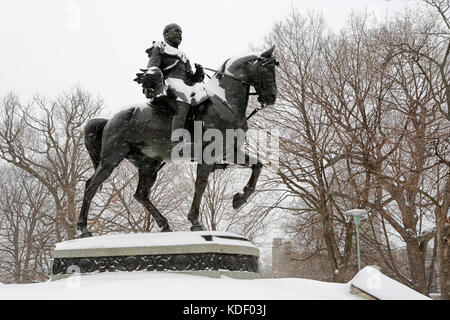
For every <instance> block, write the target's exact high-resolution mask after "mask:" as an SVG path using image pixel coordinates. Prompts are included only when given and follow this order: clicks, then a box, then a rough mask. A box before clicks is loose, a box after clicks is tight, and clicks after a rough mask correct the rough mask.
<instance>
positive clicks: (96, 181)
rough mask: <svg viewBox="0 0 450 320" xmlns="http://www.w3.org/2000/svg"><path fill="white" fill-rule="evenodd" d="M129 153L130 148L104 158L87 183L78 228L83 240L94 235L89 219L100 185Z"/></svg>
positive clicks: (124, 148) (126, 147)
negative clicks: (92, 202)
mask: <svg viewBox="0 0 450 320" xmlns="http://www.w3.org/2000/svg"><path fill="white" fill-rule="evenodd" d="M128 152H129V147H128V146H125V147H123V148H122V149H121V150H120V152H118V153H117V154H115V155H114V156H111V157H104V158H102V159H101V160H100V163H99V165H98V167H97V169H96V170H95V173H94V175H93V176H92V177H91V178H90V179H88V180H87V181H86V188H85V190H84V198H83V204H82V206H81V211H80V216H79V217H78V223H77V228H78V230H80V231H81V235H80V237H81V238H85V237H91V236H92V234H91V232H89V230H88V228H87V217H88V213H89V207H90V206H91V201H92V198H94V196H95V194H96V192H97V190H98V188H99V187H100V185H101V184H102V183H103V182H104V181H105V180H106V179H108V177H109V176H110V175H111V173H112V172H113V170H114V168H116V167H117V165H118V164H119V163H120V162H121V161H122V160H123V159H124V158H125V156H126V155H127V153H128Z"/></svg>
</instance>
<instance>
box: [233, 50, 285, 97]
mask: <svg viewBox="0 0 450 320" xmlns="http://www.w3.org/2000/svg"><path fill="white" fill-rule="evenodd" d="M274 49H275V46H272V47H271V48H270V49H268V50H266V51H264V52H262V53H251V54H248V55H245V56H242V57H239V58H234V59H232V60H231V61H230V62H229V66H228V67H227V70H226V71H227V72H228V73H230V74H231V75H233V76H234V77H236V78H239V79H240V80H241V81H242V82H243V83H247V84H249V85H251V86H252V87H253V88H255V91H256V94H257V95H258V101H259V102H261V103H262V104H267V105H270V104H274V103H275V100H276V95H277V85H276V80H275V66H277V65H278V62H277V61H276V59H275V57H274V56H273V51H274Z"/></svg>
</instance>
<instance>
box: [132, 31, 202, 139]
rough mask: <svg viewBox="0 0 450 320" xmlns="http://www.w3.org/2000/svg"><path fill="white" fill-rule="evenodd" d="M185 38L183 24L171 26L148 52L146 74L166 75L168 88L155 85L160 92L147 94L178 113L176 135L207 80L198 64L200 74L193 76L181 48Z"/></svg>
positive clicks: (152, 99)
mask: <svg viewBox="0 0 450 320" xmlns="http://www.w3.org/2000/svg"><path fill="white" fill-rule="evenodd" d="M181 35H182V31H181V28H180V26H179V25H177V24H175V23H172V24H169V25H167V26H166V27H165V28H164V31H163V36H164V41H160V42H156V41H154V42H153V46H152V47H151V48H149V49H147V50H146V53H147V54H148V56H149V62H148V65H147V71H146V73H147V74H154V75H155V74H156V75H161V73H162V76H163V78H164V82H165V86H164V85H161V86H158V84H156V85H154V87H156V90H153V92H152V93H151V94H148V91H146V89H144V92H145V93H146V95H147V97H148V98H150V99H151V101H154V102H157V101H155V100H159V101H161V98H162V100H163V101H165V102H166V103H167V104H168V105H169V107H171V108H172V109H173V110H174V111H175V115H174V117H173V120H172V131H171V132H172V133H173V132H174V130H176V129H180V128H184V125H185V121H186V115H187V113H188V111H189V107H190V106H191V104H192V103H193V96H194V92H195V91H196V90H197V89H198V86H200V84H199V83H200V82H202V81H203V79H204V77H205V74H204V72H203V68H202V66H201V65H199V64H195V69H196V71H195V73H193V71H192V68H191V64H190V62H189V60H188V58H187V57H186V55H185V54H184V52H183V51H181V50H179V49H178V46H179V45H180V43H181V40H182V36H181ZM138 77H139V75H138ZM160 81H162V79H161V80H160ZM158 87H159V88H158ZM166 89H167V90H166ZM152 94H153V96H152Z"/></svg>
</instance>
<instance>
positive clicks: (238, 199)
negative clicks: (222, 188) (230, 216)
mask: <svg viewBox="0 0 450 320" xmlns="http://www.w3.org/2000/svg"><path fill="white" fill-rule="evenodd" d="M246 201H247V200H245V198H244V195H243V194H242V193H236V194H235V195H234V197H233V209H239V208H240V207H242V205H243V204H244V203H245V202H246Z"/></svg>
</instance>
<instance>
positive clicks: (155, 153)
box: [77, 24, 278, 238]
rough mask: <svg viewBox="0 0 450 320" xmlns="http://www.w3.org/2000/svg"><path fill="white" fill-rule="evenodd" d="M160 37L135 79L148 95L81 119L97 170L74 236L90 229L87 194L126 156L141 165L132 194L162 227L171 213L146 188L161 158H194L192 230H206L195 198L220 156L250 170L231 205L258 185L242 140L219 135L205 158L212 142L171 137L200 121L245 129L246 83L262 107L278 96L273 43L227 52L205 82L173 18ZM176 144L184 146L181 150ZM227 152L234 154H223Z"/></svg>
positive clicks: (222, 129) (256, 165)
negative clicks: (104, 115)
mask: <svg viewBox="0 0 450 320" xmlns="http://www.w3.org/2000/svg"><path fill="white" fill-rule="evenodd" d="M163 36H164V41H160V42H156V41H155V42H153V45H152V46H151V47H150V48H149V49H147V51H146V53H147V54H148V56H149V62H148V65H147V68H146V69H141V72H140V73H138V74H137V78H136V79H135V81H136V82H138V83H139V84H141V85H142V87H143V92H144V94H145V95H146V97H147V98H148V102H147V103H144V104H142V105H135V106H132V107H129V108H128V109H125V110H123V111H120V112H118V113H117V114H115V115H114V116H113V117H112V118H111V119H109V120H108V119H100V118H95V119H91V120H89V121H88V123H87V124H86V126H85V145H86V148H87V150H88V152H89V155H90V157H91V160H92V162H93V164H94V168H95V172H94V174H93V175H92V177H90V178H89V179H88V180H87V181H86V187H85V191H84V198H83V203H82V206H81V211H80V215H79V218H78V222H77V229H78V230H79V231H80V235H79V237H82V238H84V237H90V236H92V234H91V232H90V231H89V230H88V227H87V219H88V212H89V207H90V204H91V201H92V199H93V197H94V196H95V194H96V192H97V190H98V188H99V187H100V186H101V185H102V183H103V182H104V181H105V180H106V179H107V178H108V177H109V176H110V175H111V173H112V171H113V170H114V168H116V167H117V166H118V165H119V163H120V162H121V161H122V160H124V159H127V160H129V161H130V162H131V163H132V164H133V165H134V166H135V167H136V168H137V169H138V172H139V182H138V186H137V190H136V193H135V195H134V198H135V199H136V200H137V201H139V202H140V203H141V204H142V205H143V206H144V207H145V208H146V209H147V210H148V211H149V212H150V214H151V215H152V216H153V218H154V219H155V221H156V223H157V224H158V226H159V227H160V228H161V231H162V232H167V231H172V230H171V228H170V225H169V223H168V220H167V219H166V218H165V217H164V216H163V215H162V214H161V212H159V210H158V209H157V208H156V207H155V206H154V205H153V204H152V202H151V201H150V199H149V193H150V190H151V188H152V186H153V184H154V183H155V180H156V177H157V173H158V171H159V170H160V169H161V168H162V167H163V165H164V164H166V163H168V162H176V161H174V159H182V161H195V162H197V177H196V181H195V191H194V197H193V200H192V205H191V208H190V211H189V214H188V220H189V221H190V222H191V224H192V226H191V230H192V231H201V230H204V229H203V226H202V225H201V223H200V221H199V209H200V202H201V199H202V195H203V193H204V191H205V188H206V186H207V182H208V176H209V174H210V173H211V172H213V171H214V170H215V169H217V168H219V167H220V165H221V164H220V162H222V161H225V160H226V161H228V162H229V163H236V164H239V165H243V166H246V167H250V168H251V169H252V174H251V177H250V179H249V181H248V183H247V185H246V186H245V187H244V190H243V192H242V193H237V194H235V195H234V197H233V208H235V209H237V208H239V207H241V206H242V205H243V204H244V203H245V202H246V201H247V200H248V198H249V197H250V195H251V194H252V193H253V192H254V191H255V187H256V182H257V180H258V177H259V175H260V173H261V170H262V167H263V164H262V162H261V161H260V160H259V159H255V158H253V157H252V156H250V155H249V154H247V153H246V152H245V151H243V150H241V148H242V145H243V141H242V139H237V138H235V137H234V138H233V139H224V141H223V148H222V151H221V152H215V153H213V159H212V160H213V161H202V159H201V158H200V159H199V158H198V153H195V152H194V151H193V150H194V149H195V148H196V147H197V150H198V148H199V149H200V151H201V152H200V157H201V155H202V154H203V153H202V151H203V150H206V148H208V145H210V144H211V141H203V140H205V139H203V140H200V141H198V140H195V139H194V140H195V141H194V142H192V141H184V138H183V140H182V141H181V142H183V143H181V142H180V141H179V138H178V139H177V138H176V137H178V136H179V135H177V132H180V130H181V131H183V132H187V133H189V134H191V135H194V131H195V125H194V124H199V123H200V124H201V130H202V132H206V131H207V130H214V132H216V133H217V132H218V133H221V134H222V136H223V137H225V136H226V132H227V130H242V132H245V131H247V129H248V126H247V117H246V111H247V106H248V101H249V95H250V94H251V93H250V87H253V88H254V90H255V94H256V95H257V96H258V101H259V102H260V103H261V104H262V105H263V106H265V105H271V104H274V103H275V100H276V91H277V88H276V81H275V66H276V65H278V62H277V61H276V59H275V57H274V56H273V52H274V48H275V47H274V46H273V47H271V48H270V49H268V50H265V51H261V52H249V53H245V54H241V55H238V56H235V57H232V58H230V59H228V60H227V61H225V63H223V65H222V66H221V68H220V69H219V70H216V72H215V74H214V76H212V78H211V79H210V80H208V81H207V82H206V84H203V83H202V82H203V80H204V76H205V74H204V71H203V68H202V66H201V65H199V64H195V72H193V70H192V67H191V64H190V61H189V59H188V58H187V56H186V54H184V52H182V51H181V50H179V49H178V47H179V45H180V43H181V40H182V31H181V28H180V27H179V26H178V25H177V24H169V25H168V26H166V27H165V28H164V31H163ZM180 137H185V135H184V136H180ZM187 140H189V139H187ZM180 145H181V146H182V147H183V148H181V149H180V148H179V146H180ZM175 150H179V152H175ZM194 153H195V154H194ZM229 154H233V156H232V157H228V155H229ZM222 165H223V164H222ZM222 168H223V167H222Z"/></svg>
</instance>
